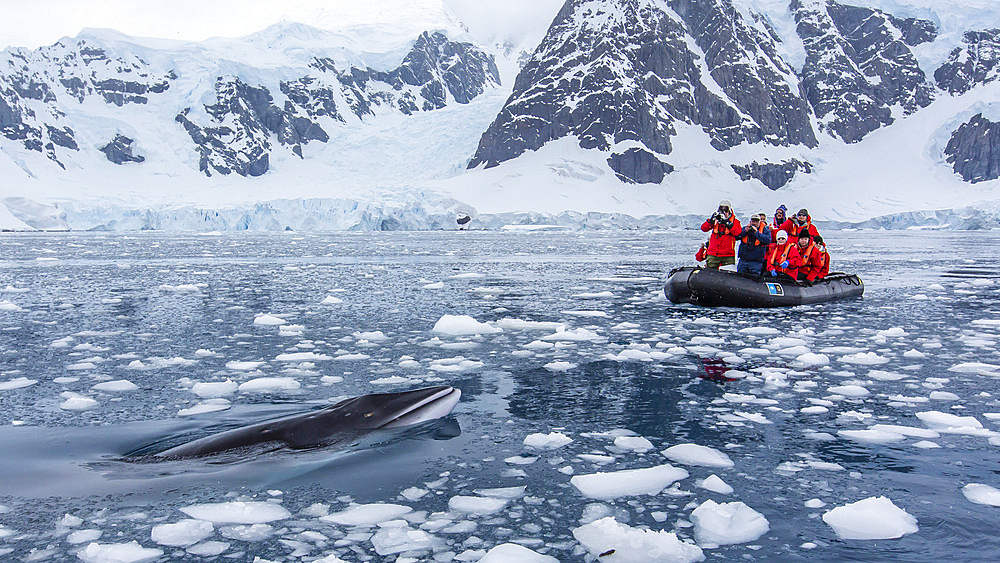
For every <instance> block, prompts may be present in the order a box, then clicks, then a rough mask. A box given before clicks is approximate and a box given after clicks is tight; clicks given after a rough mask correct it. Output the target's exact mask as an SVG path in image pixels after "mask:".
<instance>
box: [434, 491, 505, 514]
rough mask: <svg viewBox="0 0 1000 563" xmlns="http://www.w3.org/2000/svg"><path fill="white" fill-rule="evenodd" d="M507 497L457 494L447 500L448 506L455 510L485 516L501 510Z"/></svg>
mask: <svg viewBox="0 0 1000 563" xmlns="http://www.w3.org/2000/svg"><path fill="white" fill-rule="evenodd" d="M505 506H507V499H504V498H496V497H473V496H462V495H457V496H453V497H451V499H449V500H448V508H449V509H450V510H454V511H456V512H464V513H466V514H476V515H479V516H486V515H489V514H494V513H497V512H500V511H501V510H503V507H505Z"/></svg>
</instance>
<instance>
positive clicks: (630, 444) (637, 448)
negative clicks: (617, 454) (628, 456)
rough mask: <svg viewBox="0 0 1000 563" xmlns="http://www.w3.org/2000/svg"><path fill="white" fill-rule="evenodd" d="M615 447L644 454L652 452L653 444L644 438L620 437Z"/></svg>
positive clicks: (616, 440) (616, 439)
mask: <svg viewBox="0 0 1000 563" xmlns="http://www.w3.org/2000/svg"><path fill="white" fill-rule="evenodd" d="M615 447H616V448H621V449H623V450H629V451H633V452H637V453H642V452H648V451H649V450H652V449H653V443H652V442H650V441H649V440H647V439H645V438H643V437H642V436H618V437H617V438H615Z"/></svg>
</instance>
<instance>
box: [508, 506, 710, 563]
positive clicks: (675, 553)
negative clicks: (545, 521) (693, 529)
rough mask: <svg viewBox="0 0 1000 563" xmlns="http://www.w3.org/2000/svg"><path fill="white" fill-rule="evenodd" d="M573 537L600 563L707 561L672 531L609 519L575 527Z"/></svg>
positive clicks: (694, 546) (699, 552)
mask: <svg viewBox="0 0 1000 563" xmlns="http://www.w3.org/2000/svg"><path fill="white" fill-rule="evenodd" d="M573 537H574V538H576V540H577V541H578V542H580V544H581V545H583V547H585V548H586V549H587V551H589V552H590V554H591V555H592V556H593V557H601V559H600V560H601V561H608V562H613V563H647V562H650V561H664V562H668V561H669V562H671V563H693V562H695V561H704V560H705V554H704V553H703V552H702V550H701V548H700V547H698V546H696V545H692V544H690V543H686V542H683V541H681V540H680V539H678V538H677V534H674V533H673V532H667V531H663V530H661V531H652V530H643V529H641V528H632V527H630V526H627V525H625V524H621V523H619V522H618V521H617V520H615V519H614V518H612V517H610V516H607V517H604V518H601V519H599V520H595V521H593V522H591V523H589V524H584V525H583V526H580V527H579V528H575V529H574V530H573ZM605 554H606V555H605ZM602 555H603V557H602ZM512 561H513V560H512Z"/></svg>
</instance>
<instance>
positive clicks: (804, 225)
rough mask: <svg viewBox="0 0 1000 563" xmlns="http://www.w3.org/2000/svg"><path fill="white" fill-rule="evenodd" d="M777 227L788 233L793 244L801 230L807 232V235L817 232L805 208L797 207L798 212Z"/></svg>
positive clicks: (816, 233) (813, 234)
mask: <svg viewBox="0 0 1000 563" xmlns="http://www.w3.org/2000/svg"><path fill="white" fill-rule="evenodd" d="M778 228H779V229H781V230H782V231H785V232H786V233H788V237H789V238H790V239H791V241H792V243H793V244H794V243H795V240H796V239H797V238H798V236H799V233H801V232H802V231H806V232H808V233H809V236H813V237H814V236H816V235H818V234H819V231H817V230H816V226H815V225H813V224H812V217H810V216H809V211H808V210H806V209H799V212H798V213H796V214H795V216H793V217H790V218H788V220H787V221H785V222H784V223H782V224H781V226H780V227H778Z"/></svg>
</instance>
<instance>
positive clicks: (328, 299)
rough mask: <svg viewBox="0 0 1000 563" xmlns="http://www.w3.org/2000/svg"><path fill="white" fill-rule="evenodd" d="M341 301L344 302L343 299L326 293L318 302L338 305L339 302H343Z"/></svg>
mask: <svg viewBox="0 0 1000 563" xmlns="http://www.w3.org/2000/svg"><path fill="white" fill-rule="evenodd" d="M343 302H344V300H343V299H340V298H338V297H334V296H332V295H327V296H326V297H324V298H323V300H322V301H320V302H319V304H320V305H339V304H340V303H343Z"/></svg>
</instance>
